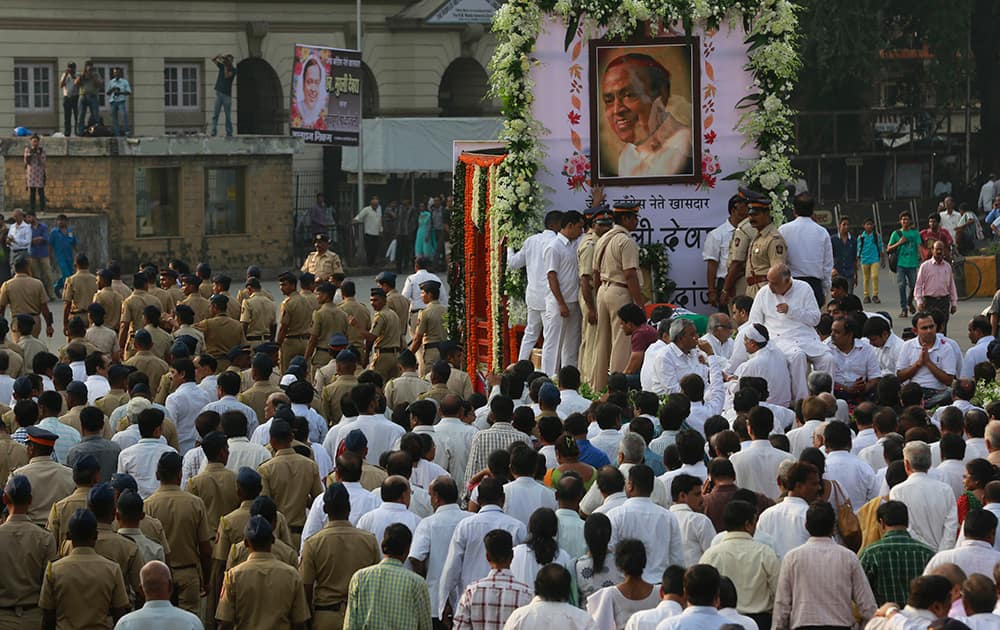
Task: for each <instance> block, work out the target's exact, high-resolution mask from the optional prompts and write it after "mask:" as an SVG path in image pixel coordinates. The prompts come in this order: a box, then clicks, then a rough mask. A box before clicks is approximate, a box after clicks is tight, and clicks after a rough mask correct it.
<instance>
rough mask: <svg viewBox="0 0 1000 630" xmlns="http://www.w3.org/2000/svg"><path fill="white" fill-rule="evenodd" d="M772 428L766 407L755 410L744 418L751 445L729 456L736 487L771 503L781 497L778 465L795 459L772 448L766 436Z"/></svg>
mask: <svg viewBox="0 0 1000 630" xmlns="http://www.w3.org/2000/svg"><path fill="white" fill-rule="evenodd" d="M773 426H774V413H773V412H772V411H771V410H770V409H767V408H766V407H754V408H753V409H752V410H751V411H750V415H749V417H748V418H747V431H748V432H749V433H750V439H751V442H750V446H749V447H748V448H746V449H744V450H741V451H739V452H737V453H733V454H732V455H731V456H730V457H729V461H731V462H732V464H733V469H734V470H735V471H736V484H737V485H738V486H739V487H741V488H746V489H748V490H753V491H754V492H759V493H761V494H763V495H764V496H766V497H767V498H769V499H771V500H772V501H774V500H776V499H777V498H778V496H779V495H780V494H781V489H780V488H779V487H778V482H777V479H778V466H780V465H781V462H783V461H786V460H790V461H794V460H795V457H793V456H792V455H791V454H790V453H786V452H785V451H782V450H779V449H776V448H774V447H773V446H771V443H770V442H769V441H768V439H767V437H768V435H770V433H771V428H772V427H773Z"/></svg>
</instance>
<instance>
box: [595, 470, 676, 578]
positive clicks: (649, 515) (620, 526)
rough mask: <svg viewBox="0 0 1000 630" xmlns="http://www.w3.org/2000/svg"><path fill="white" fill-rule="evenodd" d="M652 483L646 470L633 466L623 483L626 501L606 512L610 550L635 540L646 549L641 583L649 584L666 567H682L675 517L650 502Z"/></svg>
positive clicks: (650, 476) (651, 473)
mask: <svg viewBox="0 0 1000 630" xmlns="http://www.w3.org/2000/svg"><path fill="white" fill-rule="evenodd" d="M655 483H657V481H656V480H655V478H654V477H653V470H652V469H651V468H650V467H649V466H646V465H644V464H639V465H637V466H633V467H632V468H631V469H629V475H628V481H627V482H626V483H625V493H626V494H627V495H628V497H629V498H628V500H626V501H625V503H623V504H621V505H620V506H618V507H616V508H615V509H613V510H611V511H610V512H608V519H609V520H610V521H611V546H612V547H614V546H615V545H616V544H618V542H619V541H622V540H625V539H626V538H635V539H637V540H639V541H641V542H642V543H643V544H644V545H645V546H646V569H645V570H644V571H643V572H642V579H644V580H645V581H647V582H649V583H650V584H654V583H656V582H657V580H659V579H661V578H662V576H663V570H664V569H666V568H667V567H668V566H669V565H671V564H676V565H679V566H684V541H683V539H682V538H681V529H680V525H679V523H678V522H677V517H676V516H674V515H673V514H671V513H670V511H669V510H666V509H664V508H662V507H660V506H659V505H656V504H655V503H653V501H652V499H650V495H651V494H652V492H653V484H655Z"/></svg>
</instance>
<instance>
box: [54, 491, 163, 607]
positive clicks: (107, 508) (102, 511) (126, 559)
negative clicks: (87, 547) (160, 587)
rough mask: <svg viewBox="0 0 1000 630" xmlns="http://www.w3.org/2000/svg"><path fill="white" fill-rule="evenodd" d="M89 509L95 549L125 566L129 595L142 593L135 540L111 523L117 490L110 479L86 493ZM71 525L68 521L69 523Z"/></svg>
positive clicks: (66, 551) (69, 545) (68, 548)
mask: <svg viewBox="0 0 1000 630" xmlns="http://www.w3.org/2000/svg"><path fill="white" fill-rule="evenodd" d="M87 509H88V510H90V511H91V512H93V514H94V516H95V517H96V518H97V542H96V543H95V544H94V551H96V552H97V553H98V554H99V555H101V556H103V557H105V558H107V559H108V560H110V561H112V562H114V563H115V564H117V565H118V567H119V568H120V569H121V570H122V577H123V578H124V580H125V586H126V588H127V589H128V590H129V598H130V599H132V600H133V601H134V600H135V595H136V594H138V593H139V587H140V585H139V570H140V569H141V568H142V565H143V564H144V561H143V558H142V556H141V555H140V554H139V546H138V545H136V544H135V541H134V540H132V539H130V538H127V537H125V536H124V535H122V534H119V533H117V532H116V531H115V530H114V529H113V528H112V524H113V523H114V521H115V509H116V501H115V491H114V489H113V488H112V487H111V484H109V483H100V484H97V485H96V486H94V487H93V488H91V489H90V492H89V493H87ZM67 527H68V525H67ZM72 549H73V547H72V543H70V542H69V541H66V542H65V543H63V546H62V549H61V550H60V554H61V555H62V556H63V557H66V556H68V555H69V554H70V553H71V552H72Z"/></svg>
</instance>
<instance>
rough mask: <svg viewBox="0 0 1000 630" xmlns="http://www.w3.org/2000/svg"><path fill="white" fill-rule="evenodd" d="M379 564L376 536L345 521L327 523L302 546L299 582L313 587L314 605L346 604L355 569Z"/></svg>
mask: <svg viewBox="0 0 1000 630" xmlns="http://www.w3.org/2000/svg"><path fill="white" fill-rule="evenodd" d="M381 561H382V553H381V551H380V550H379V542H378V541H377V540H375V536H373V535H371V534H370V533H368V532H366V531H364V530H361V529H358V528H356V527H354V526H352V525H351V524H350V522H348V521H330V522H328V523H326V525H324V526H323V529H321V530H319V531H318V532H316V533H315V534H314V535H312V536H310V537H309V538H307V539H306V540H305V542H304V543H303V544H302V561H301V563H300V567H299V571H300V572H301V573H302V583H303V584H305V585H307V586H309V585H312V586H313V604H314V605H318V606H329V605H331V604H338V603H343V602H346V601H347V587H348V585H349V584H350V582H351V576H352V575H354V573H355V571H357V570H358V569H363V568H365V567H370V566H372V565H373V564H378V563H379V562H381Z"/></svg>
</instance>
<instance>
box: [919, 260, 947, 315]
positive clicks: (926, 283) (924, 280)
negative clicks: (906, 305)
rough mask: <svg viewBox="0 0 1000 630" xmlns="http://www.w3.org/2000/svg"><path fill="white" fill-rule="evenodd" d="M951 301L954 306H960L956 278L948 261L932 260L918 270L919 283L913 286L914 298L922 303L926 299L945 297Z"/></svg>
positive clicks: (924, 263)
mask: <svg viewBox="0 0 1000 630" xmlns="http://www.w3.org/2000/svg"><path fill="white" fill-rule="evenodd" d="M945 296H948V298H949V299H950V300H951V305H952V306H958V291H957V290H956V289H955V278H954V276H953V275H952V271H951V264H950V263H949V262H948V261H947V260H942V261H941V262H937V261H935V260H934V259H933V258H930V259H928V260H926V261H925V262H923V263H922V264H921V265H920V269H919V270H917V281H916V283H914V285H913V297H914V299H915V300H916V301H917V302H922V301H923V299H924V298H925V297H945Z"/></svg>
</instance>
